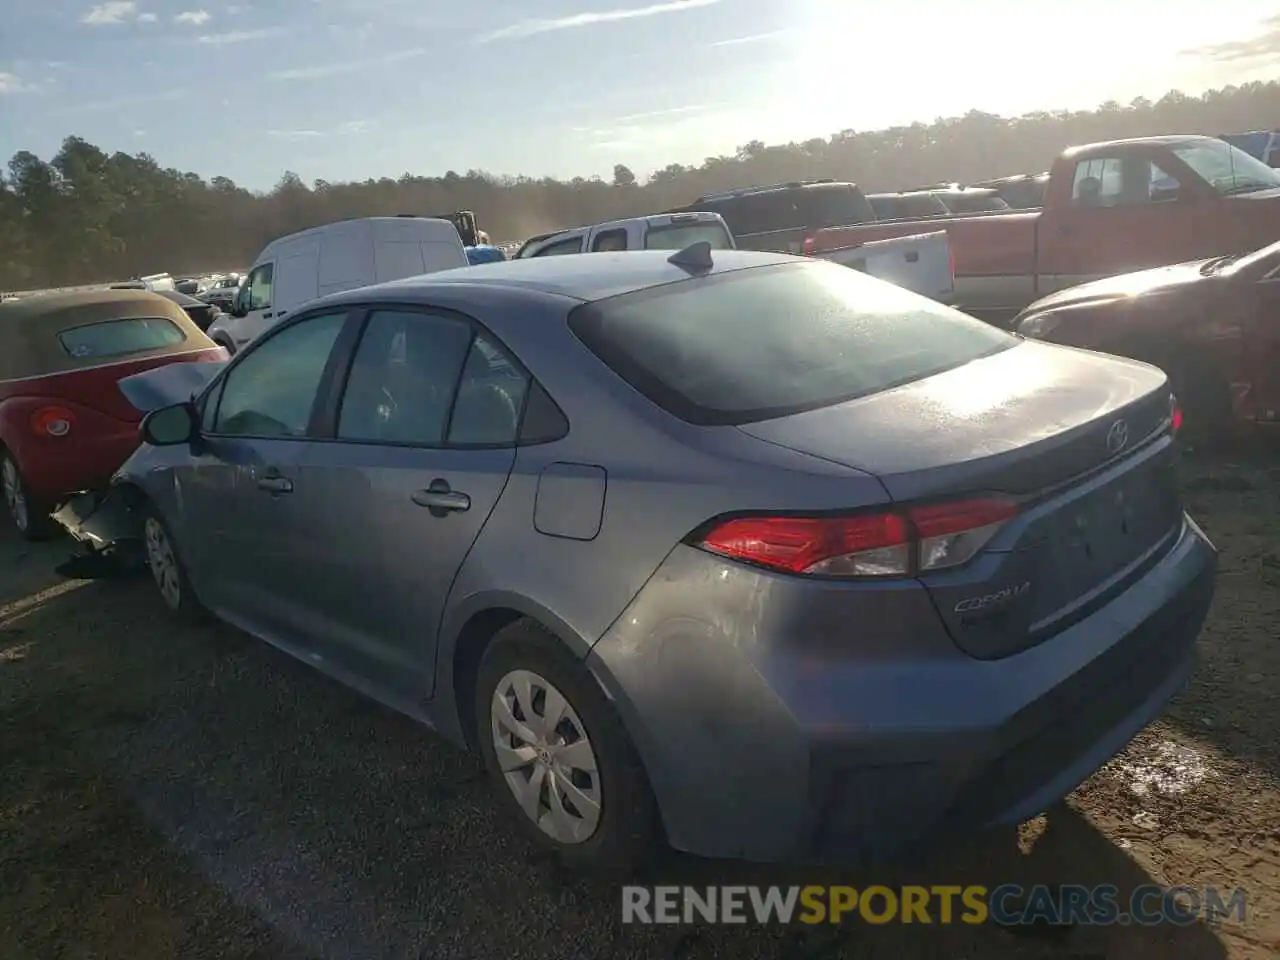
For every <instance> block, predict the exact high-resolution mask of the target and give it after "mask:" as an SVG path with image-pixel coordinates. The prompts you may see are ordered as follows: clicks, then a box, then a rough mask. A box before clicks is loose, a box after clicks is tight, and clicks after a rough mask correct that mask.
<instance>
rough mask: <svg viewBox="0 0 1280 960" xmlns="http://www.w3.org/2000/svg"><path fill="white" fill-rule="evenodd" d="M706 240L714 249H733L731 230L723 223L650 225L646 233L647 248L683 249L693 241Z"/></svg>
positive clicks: (645, 245)
mask: <svg viewBox="0 0 1280 960" xmlns="http://www.w3.org/2000/svg"><path fill="white" fill-rule="evenodd" d="M699 240H706V241H707V242H708V243H710V244H711V249H713V250H731V249H733V244H732V242H730V240H729V231H728V230H727V229H725V226H724V224H723V223H720V222H718V221H712V222H710V223H707V222H705V221H704V222H703V223H672V224H669V225H667V226H665V227H650V228H649V232H648V233H646V234H645V235H644V247H645V249H646V250H683V249H684V248H685V247H687V246H689V244H691V243H697V242H698V241H699Z"/></svg>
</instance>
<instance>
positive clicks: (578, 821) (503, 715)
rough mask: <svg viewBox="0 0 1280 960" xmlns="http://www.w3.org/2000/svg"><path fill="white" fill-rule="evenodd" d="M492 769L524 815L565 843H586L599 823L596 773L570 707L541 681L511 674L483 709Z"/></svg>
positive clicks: (588, 742) (588, 743) (531, 675)
mask: <svg viewBox="0 0 1280 960" xmlns="http://www.w3.org/2000/svg"><path fill="white" fill-rule="evenodd" d="M489 716H490V719H491V721H492V723H491V726H492V728H493V730H492V733H493V748H494V752H495V753H496V754H497V759H498V766H499V768H500V769H501V770H502V777H503V779H504V780H505V781H506V783H507V787H508V788H509V789H510V790H511V792H512V794H514V796H515V798H516V802H517V803H518V804H519V805H520V809H522V810H523V811H524V812H525V815H526V816H527V817H528V818H529V819H530V820H532V821H533V822H534V823H536V824H537V825H538V828H539V829H540V830H542V832H543V833H545V834H546V835H547V836H549V837H551V838H552V839H553V840H556V841H559V842H560V843H565V844H576V843H582V842H584V841H586V840H589V839H591V837H592V835H593V834H595V832H596V828H597V827H598V826H599V825H600V775H599V773H598V772H597V769H596V754H595V750H594V748H593V747H592V746H591V740H590V738H589V737H588V736H587V731H586V728H585V726H584V725H583V723H582V720H581V719H580V718H579V716H578V714H577V712H576V711H575V710H574V709H573V706H572V705H571V704H570V703H569V701H568V700H566V699H565V697H564V694H562V693H561V692H560V691H559V690H557V689H556V688H555V687H554V686H552V685H551V683H549V682H548V681H547V680H545V679H544V678H543V677H540V676H539V675H538V674H536V673H534V672H532V671H530V670H512V671H511V672H510V673H508V674H506V675H505V676H504V677H503V678H502V679H501V680H500V681H499V682H498V686H497V688H496V689H495V690H494V692H493V702H492V703H491V705H490V707H489Z"/></svg>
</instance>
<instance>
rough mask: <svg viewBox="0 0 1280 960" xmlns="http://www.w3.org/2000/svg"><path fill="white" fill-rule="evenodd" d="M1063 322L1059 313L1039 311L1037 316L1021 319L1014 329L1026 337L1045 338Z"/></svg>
mask: <svg viewBox="0 0 1280 960" xmlns="http://www.w3.org/2000/svg"><path fill="white" fill-rule="evenodd" d="M1061 322H1062V320H1061V318H1060V317H1059V316H1058V315H1057V314H1053V313H1038V314H1036V315H1035V316H1031V317H1027V319H1025V320H1022V321H1019V322H1018V324H1017V325H1016V326H1015V327H1014V329H1015V330H1016V331H1017V332H1018V333H1020V334H1022V335H1023V336H1024V337H1030V338H1031V339H1032V340H1043V339H1044V338H1045V337H1047V336H1048V335H1049V334H1051V333H1052V332H1053V331H1054V330H1056V329H1057V327H1058V324H1059V323H1061Z"/></svg>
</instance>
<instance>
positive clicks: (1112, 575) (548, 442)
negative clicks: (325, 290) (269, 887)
mask: <svg viewBox="0 0 1280 960" xmlns="http://www.w3.org/2000/svg"><path fill="white" fill-rule="evenodd" d="M197 372H199V371H197ZM189 374H190V372H189V371H187V372H184V375H189ZM122 389H123V390H125V392H126V393H127V394H128V395H130V396H131V397H134V398H135V401H136V402H138V403H140V404H143V405H145V406H148V407H152V408H153V410H152V412H150V413H149V415H148V416H147V418H146V420H145V421H144V426H143V435H144V438H145V445H144V446H143V447H141V448H140V450H139V451H138V453H136V454H135V455H134V457H133V458H132V459H131V460H130V461H129V462H128V463H127V464H126V465H125V466H124V467H123V468H122V470H121V471H120V472H119V474H118V475H117V476H116V478H115V480H114V486H113V488H112V490H111V491H110V493H109V494H107V495H106V497H105V498H101V497H98V498H92V499H87V500H84V501H82V502H80V503H78V504H76V505H74V509H70V510H68V511H66V512H64V514H63V515H62V516H63V519H64V522H65V523H66V525H67V526H68V527H69V528H70V529H72V531H73V532H75V533H76V534H77V535H78V536H80V537H81V538H82V539H84V540H86V541H87V542H91V543H95V544H96V545H97V546H98V547H100V548H101V547H104V546H107V545H111V546H113V547H114V548H116V549H123V548H124V547H126V546H128V545H129V544H133V545H136V546H137V548H138V550H139V553H140V554H141V555H142V556H143V557H144V558H145V561H146V563H147V564H148V565H149V567H150V570H151V573H152V575H153V576H154V579H155V583H156V585H157V586H158V590H159V594H160V597H161V598H162V600H163V602H164V604H166V605H167V606H168V607H169V608H170V610H172V611H173V612H174V613H176V614H178V615H180V616H183V617H193V616H197V615H201V614H203V613H205V612H211V613H212V614H213V615H214V616H216V617H219V618H221V619H223V620H225V621H228V622H230V623H232V624H235V625H237V626H239V627H241V628H243V629H245V630H247V631H249V632H250V633H252V634H255V635H257V636H258V637H260V638H262V639H264V640H266V641H268V642H270V643H272V644H274V645H276V646H278V647H280V648H282V649H283V650H285V651H287V652H289V653H291V654H293V655H295V656H297V657H299V658H300V659H302V660H304V661H306V662H309V663H311V664H314V665H315V666H316V667H318V668H319V669H321V670H323V671H325V672H327V673H329V674H331V675H333V676H335V677H337V678H339V679H340V680H342V681H344V682H346V683H348V684H350V685H351V686H352V687H355V688H357V689H358V690H360V691H363V692H364V693H366V694H368V695H370V696H372V697H375V698H376V699H378V700H380V701H382V702H383V703H385V704H388V705H390V706H392V707H394V708H396V709H399V710H402V711H404V712H405V713H407V714H409V715H411V716H413V717H416V718H417V719H419V720H420V721H422V722H423V723H425V724H427V725H429V726H431V727H434V728H435V729H436V730H438V731H439V732H440V733H441V734H443V735H444V736H446V737H448V738H449V739H451V740H454V741H456V742H458V743H460V744H465V745H468V746H470V747H471V748H473V749H475V750H477V751H479V752H480V753H481V754H482V755H483V758H484V761H485V763H486V764H487V767H488V770H489V772H490V774H491V775H492V778H493V781H494V783H495V785H496V789H497V792H498V794H499V796H500V798H501V802H502V803H504V804H505V805H506V807H507V808H508V809H509V811H510V814H511V816H512V818H513V819H514V820H516V821H519V822H521V823H523V824H524V826H525V827H526V828H527V830H528V832H529V833H530V834H531V835H532V836H533V837H534V838H536V839H537V840H538V841H540V842H541V843H543V844H545V845H546V846H548V847H550V848H551V849H553V850H554V851H557V852H558V853H559V854H561V855H562V856H563V857H564V858H565V859H566V860H568V861H570V862H572V863H575V864H578V865H582V866H600V865H609V866H612V867H618V866H625V865H627V864H633V863H634V862H635V861H636V859H637V858H638V857H641V856H643V855H644V854H645V853H646V852H647V851H649V850H650V849H652V848H653V846H654V844H655V842H657V841H665V842H668V843H670V844H672V845H674V846H675V847H677V848H679V849H682V850H687V851H692V852H694V853H697V854H703V855H708V856H716V857H733V858H745V859H751V860H759V861H776V860H829V861H830V860H839V861H844V860H846V859H850V858H863V857H869V856H881V855H891V854H896V853H900V852H902V851H904V850H905V849H906V848H909V847H910V846H911V845H913V844H917V843H921V842H925V841H927V840H930V839H932V838H934V837H937V836H941V835H943V834H947V833H953V832H955V831H968V830H972V829H974V828H979V827H982V826H986V825H992V824H998V823H1008V822H1016V821H1019V820H1022V819H1026V818H1028V817H1030V816H1033V815H1035V814H1037V813H1039V812H1041V811H1043V810H1045V809H1046V808H1047V807H1049V806H1051V805H1052V804H1053V803H1054V802H1056V801H1057V800H1058V799H1059V798H1061V797H1063V796H1064V795H1065V794H1067V793H1068V792H1069V791H1071V790H1072V789H1073V788H1074V787H1075V786H1076V785H1077V784H1079V783H1080V782H1081V781H1083V780H1084V779H1085V778H1086V777H1088V776H1089V775H1090V774H1091V773H1092V772H1093V771H1094V770H1096V769H1097V768H1098V767H1099V766H1100V765H1101V764H1102V763H1103V762H1105V761H1106V760H1107V759H1108V758H1110V757H1111V756H1112V755H1114V754H1115V753H1116V752H1117V751H1119V750H1120V749H1121V748H1122V747H1123V746H1124V745H1125V744H1126V743H1127V742H1128V741H1129V740H1130V738H1132V737H1133V736H1134V734H1135V733H1137V732H1138V731H1139V730H1140V729H1142V727H1143V726H1145V725H1146V724H1147V723H1149V722H1150V721H1151V720H1152V719H1153V718H1155V717H1156V716H1157V715H1158V714H1159V713H1160V712H1161V710H1162V709H1163V707H1164V706H1165V704H1166V703H1167V701H1168V700H1169V699H1170V698H1171V697H1172V696H1173V695H1174V694H1175V693H1176V692H1177V691H1178V690H1179V688H1180V687H1181V686H1182V685H1183V684H1184V682H1185V681H1186V679H1187V677H1188V674H1189V672H1190V671H1191V668H1192V652H1193V648H1194V645H1195V640H1196V635H1197V633H1198V632H1199V630H1200V627H1201V624H1202V622H1203V620H1204V618H1205V615H1206V611H1207V609H1208V607H1209V603H1210V599H1211V596H1212V594H1213V589H1214V573H1215V568H1216V553H1215V551H1214V548H1213V546H1212V545H1211V544H1210V543H1209V541H1208V540H1207V539H1206V538H1205V536H1204V534H1203V533H1202V532H1201V531H1200V529H1199V528H1198V527H1197V526H1196V524H1195V523H1194V522H1193V521H1192V520H1191V519H1190V518H1189V517H1188V516H1187V515H1186V513H1184V511H1183V508H1182V504H1181V502H1180V499H1179V492H1178V485H1177V478H1176V471H1175V458H1176V442H1175V437H1174V429H1175V424H1176V421H1177V419H1178V415H1177V407H1176V401H1175V399H1174V397H1173V396H1172V395H1171V394H1170V391H1169V384H1168V381H1167V379H1166V377H1165V375H1164V374H1163V373H1162V372H1161V371H1160V370H1158V369H1156V368H1154V367H1151V366H1147V365H1145V364H1142V363H1139V362H1136V361H1131V360H1126V359H1121V358H1118V357H1108V356H1102V355H1098V354H1093V353H1088V352H1085V351H1079V350H1071V349H1067V348H1062V347H1058V346H1053V345H1049V344H1042V343H1036V342H1030V341H1025V340H1022V339H1020V338H1017V337H1014V336H1012V335H1010V334H1007V333H1004V332H1002V331H999V330H997V329H995V328H993V327H990V326H988V325H986V324H984V323H981V322H979V321H977V320H973V319H971V318H969V317H966V316H964V315H962V314H960V313H958V312H955V311H953V310H951V309H948V308H947V307H944V306H941V305H939V304H937V303H934V302H932V301H929V300H926V299H924V298H922V297H919V296H916V295H914V294H911V293H909V292H907V291H905V290H902V289H900V288H898V287H894V286H891V285H889V284H886V283H882V282H879V281H876V280H874V279H871V278H869V277H866V276H864V275H862V274H860V273H857V272H855V271H852V270H848V269H846V268H843V267H840V266H836V265H834V264H830V263H825V262H821V261H813V260H806V259H797V258H792V257H787V256H782V255H775V254H765V253H755V252H746V251H727V250H717V251H714V252H713V251H710V250H709V249H707V248H706V246H705V245H698V246H695V247H692V248H690V249H688V250H684V251H680V252H678V253H676V254H674V255H669V254H668V253H660V252H630V253H624V254H591V255H584V256H567V257H549V258H536V259H529V260H515V261H511V262H505V263H495V264H489V265H484V266H476V267H470V268H464V269H460V270H452V271H446V272H443V273H437V274H432V275H430V276H426V277H420V278H414V279H410V280H403V281H398V282H395V283H388V284H383V285H380V286H374V287H366V288H363V289H360V290H352V291H349V292H346V293H341V294H337V295H335V296H332V297H329V298H326V299H323V300H319V301H316V302H314V303H313V304H311V305H310V306H308V307H307V308H306V309H303V310H300V311H299V312H298V314H297V315H296V316H293V317H290V318H289V319H288V321H287V322H285V323H282V324H281V325H279V326H278V327H276V328H275V329H273V330H272V331H271V332H270V333H269V334H267V335H265V336H264V337H262V338H261V339H260V340H258V341H256V342H255V343H254V344H253V345H252V346H250V347H249V348H247V349H246V350H244V351H243V352H242V353H241V354H240V355H238V356H237V357H235V358H234V360H232V361H231V362H230V363H229V364H227V365H226V367H225V368H224V369H221V370H220V371H219V372H218V373H217V374H216V375H215V376H213V377H212V378H211V379H210V380H209V382H208V383H207V384H204V385H202V386H200V388H199V389H197V390H195V391H194V392H193V391H192V389H191V384H190V381H189V380H180V378H179V375H178V374H176V373H174V372H172V371H170V372H168V373H164V372H160V373H157V374H144V375H142V376H140V377H134V378H131V380H130V381H125V383H124V384H122ZM166 393H167V394H168V395H167V396H165V394H166ZM162 402H168V404H169V405H167V406H160V404H161V403H162Z"/></svg>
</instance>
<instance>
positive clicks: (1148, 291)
mask: <svg viewBox="0 0 1280 960" xmlns="http://www.w3.org/2000/svg"><path fill="white" fill-rule="evenodd" d="M1013 330H1014V332H1015V333H1018V334H1020V335H1022V336H1024V337H1029V338H1032V339H1036V340H1046V341H1049V342H1052V343H1060V344H1064V345H1066V346H1072V347H1084V348H1086V349H1089V350H1097V351H1100V352H1103V353H1113V354H1118V355H1120V356H1124V357H1130V358H1132V359H1135V360H1142V361H1145V362H1147V363H1150V364H1153V365H1155V366H1157V367H1160V368H1161V369H1162V370H1164V371H1165V372H1166V373H1167V374H1168V375H1169V380H1170V382H1171V384H1172V385H1173V389H1174V390H1175V392H1176V393H1177V395H1178V398H1179V400H1180V402H1181V407H1182V410H1183V413H1184V415H1185V417H1186V429H1187V431H1188V433H1190V434H1191V435H1193V436H1196V437H1199V438H1201V439H1204V438H1209V437H1216V436H1220V435H1221V434H1222V432H1223V431H1226V430H1228V429H1229V428H1230V427H1231V426H1232V423H1233V421H1234V422H1237V423H1238V422H1241V421H1243V422H1262V423H1271V424H1276V423H1280V243H1274V244H1272V245H1270V246H1268V247H1264V248H1262V249H1261V250H1258V251H1255V252H1254V253H1250V254H1247V255H1244V256H1223V257H1214V258H1213V259H1209V260H1195V261H1191V262H1188V263H1181V264H1176V265H1174V266H1170V267H1161V268H1158V269H1155V270H1143V271H1141V272H1139V273H1128V274H1122V275H1120V276H1116V277H1111V278H1109V279H1106V280H1099V281H1096V282H1094V283H1086V284H1083V285H1081V286H1078V287H1072V288H1070V289H1068V290H1063V291H1061V292H1060V293H1055V294H1053V295H1052V296H1048V297H1045V298H1044V299H1042V300H1038V301H1036V302H1035V303H1033V304H1031V306H1029V307H1027V308H1026V309H1025V310H1023V311H1022V312H1021V313H1020V314H1019V315H1018V316H1017V318H1016V319H1015V320H1014V321H1013Z"/></svg>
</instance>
